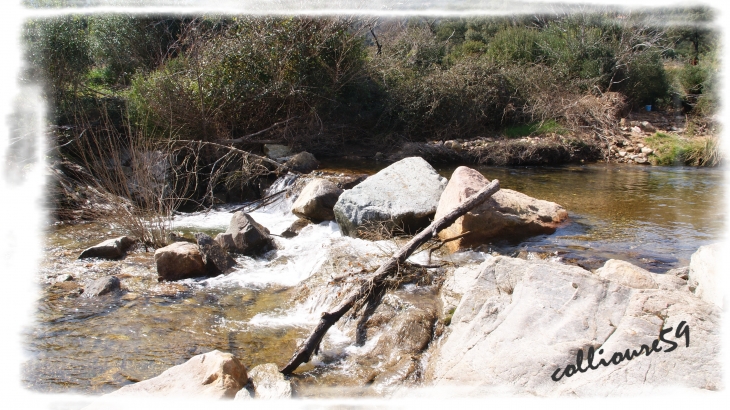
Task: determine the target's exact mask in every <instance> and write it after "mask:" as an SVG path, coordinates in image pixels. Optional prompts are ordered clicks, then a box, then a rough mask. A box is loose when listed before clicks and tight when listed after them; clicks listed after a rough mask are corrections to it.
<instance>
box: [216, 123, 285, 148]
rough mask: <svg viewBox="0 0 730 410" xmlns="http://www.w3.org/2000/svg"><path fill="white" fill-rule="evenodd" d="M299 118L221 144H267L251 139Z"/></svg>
mask: <svg viewBox="0 0 730 410" xmlns="http://www.w3.org/2000/svg"><path fill="white" fill-rule="evenodd" d="M297 118H299V116H296V117H292V118H289V119H286V120H284V121H279V122H277V123H275V124H274V125H272V126H270V127H268V128H264V129H263V130H261V131H257V132H254V133H253V134H248V135H244V136H243V137H239V138H236V139H232V140H225V141H221V142H224V143H226V144H238V143H241V142H258V143H262V144H263V143H266V142H267V141H251V137H255V136H257V135H261V134H263V133H265V132H267V131H270V130H272V129H274V128H276V127H278V126H279V125H282V124H286V123H287V122H289V121H291V120H295V119H297Z"/></svg>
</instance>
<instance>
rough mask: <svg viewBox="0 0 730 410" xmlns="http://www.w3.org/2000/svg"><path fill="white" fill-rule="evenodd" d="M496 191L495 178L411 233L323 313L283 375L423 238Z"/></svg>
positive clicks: (316, 347) (306, 359)
mask: <svg viewBox="0 0 730 410" xmlns="http://www.w3.org/2000/svg"><path fill="white" fill-rule="evenodd" d="M497 191H499V181H498V180H496V179H495V180H493V181H492V182H491V183H489V184H488V185H487V186H485V187H484V188H482V189H481V190H480V191H479V192H477V193H476V194H474V195H472V196H470V197H469V198H467V199H466V201H464V202H463V203H462V204H461V205H459V206H457V207H456V208H454V210H452V211H451V212H449V213H448V214H446V215H444V216H443V217H442V218H441V219H439V220H437V221H433V222H432V223H431V225H429V226H428V227H427V228H426V229H424V230H423V231H421V232H419V233H418V234H417V235H416V236H414V237H413V239H411V240H410V241H409V242H408V243H407V244H405V245H404V246H403V247H402V248H401V249H400V250H399V251H398V252H397V253H396V254H395V255H393V257H392V258H390V259H388V260H387V261H386V262H385V263H384V264H383V265H381V266H380V268H378V270H377V271H375V273H374V274H373V275H372V277H371V278H370V279H369V280H367V281H365V282H364V283H363V284H362V285H360V286H359V288H357V289H355V290H354V291H353V292H351V293H350V294H349V295H348V296H347V297H346V298H345V300H343V301H342V302H341V303H340V304H339V305H338V306H337V307H336V308H335V309H334V310H333V311H331V312H324V313H322V318H321V319H320V320H319V324H317V327H316V328H315V329H314V331H313V332H312V334H311V335H309V338H307V340H306V341H305V342H304V343H303V344H302V345H301V346H299V349H298V350H297V351H296V352H295V353H294V355H293V356H292V358H291V360H289V363H287V365H286V366H284V367H283V368H282V369H281V370H280V371H281V372H282V373H284V374H291V373H292V372H293V371H294V370H296V368H297V367H299V365H300V364H302V363H307V362H309V360H310V359H311V358H312V354H313V353H314V354H316V353H317V351H318V350H319V344H320V343H321V342H322V338H323V337H324V335H325V334H326V333H327V330H329V328H330V327H332V325H334V324H335V323H336V322H337V321H338V320H339V319H340V318H341V317H342V316H344V315H345V313H347V311H349V310H350V308H352V306H353V305H355V303H357V301H359V300H360V299H363V298H366V297H367V296H368V295H369V294H370V292H371V291H372V289H374V288H376V287H378V286H379V285H381V284H382V283H383V280H384V279H386V278H387V277H388V276H390V275H392V274H393V273H394V272H397V269H398V266H399V265H400V264H402V263H404V262H405V261H406V259H408V257H409V256H411V254H412V253H413V252H415V251H416V249H418V248H419V247H420V246H421V245H423V244H424V243H426V241H428V240H429V239H431V238H433V237H434V236H436V235H437V234H438V233H439V232H440V231H441V230H442V229H444V228H447V227H449V226H451V224H453V223H454V222H455V221H456V220H457V219H459V217H460V216H462V215H464V214H465V213H467V212H469V211H470V210H471V209H472V208H474V207H476V206H477V205H479V204H481V203H482V202H484V201H486V200H487V199H489V197H491V196H492V195H494V193H495V192H497Z"/></svg>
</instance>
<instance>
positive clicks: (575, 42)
mask: <svg viewBox="0 0 730 410" xmlns="http://www.w3.org/2000/svg"><path fill="white" fill-rule="evenodd" d="M713 19H714V13H713V11H712V10H711V9H708V8H702V7H698V8H691V9H665V10H655V11H652V13H640V12H631V13H629V12H625V11H620V10H607V9H603V10H600V11H596V12H581V13H569V14H551V15H521V16H512V17H474V18H444V19H439V18H408V19H383V18H365V17H316V18H315V17H310V16H298V17H270V16H269V17H251V16H202V17H189V16H153V15H151V16H140V17H136V16H130V15H123V14H114V15H68V16H62V17H55V18H49V19H35V20H29V21H28V22H27V23H26V25H25V33H24V42H25V46H26V60H27V63H28V64H27V66H26V69H25V71H24V73H23V78H22V80H23V81H26V82H41V83H43V84H44V85H45V92H46V98H47V100H48V101H49V102H50V104H49V105H50V107H49V108H50V109H49V113H50V118H49V120H50V122H51V123H53V124H54V125H56V129H57V132H56V134H55V137H56V139H57V144H58V147H59V149H58V157H59V158H60V159H61V160H63V161H69V162H71V163H75V164H80V165H82V166H83V167H84V168H85V169H86V171H85V172H88V173H89V177H90V178H92V179H95V180H96V181H98V183H97V185H96V190H97V191H98V192H99V193H101V194H104V195H105V196H106V197H108V198H110V199H109V201H108V204H109V205H108V206H109V207H111V208H114V210H113V211H110V212H108V213H109V214H110V215H114V214H116V215H127V216H126V217H125V218H132V219H136V221H134V223H135V224H137V225H139V224H140V223H141V224H142V226H143V228H144V223H143V222H144V220H145V219H146V218H147V215H158V214H164V215H165V217H166V218H167V219H164V220H162V222H160V223H161V224H162V225H164V224H166V223H167V222H166V221H169V217H170V215H171V214H172V211H173V210H175V209H178V208H179V207H180V206H186V205H192V206H201V205H210V204H213V203H215V202H216V201H221V200H231V201H240V200H244V199H250V198H253V197H256V196H257V195H260V192H261V187H260V186H259V184H258V181H259V180H260V179H261V178H262V177H266V176H268V175H272V174H277V173H278V172H279V167H278V166H277V165H272V164H271V163H270V162H268V163H267V162H266V161H265V160H262V159H261V158H260V157H256V156H255V155H251V154H250V153H249V152H254V151H255V149H256V147H257V146H259V147H260V144H261V142H262V141H268V142H272V141H273V142H279V143H283V144H287V145H289V146H291V147H293V148H295V149H304V150H307V151H310V152H312V153H314V154H316V155H328V154H329V155H336V154H338V153H341V152H343V151H344V150H343V147H345V146H352V145H356V146H359V147H366V148H368V149H370V150H372V151H373V153H372V154H373V155H374V154H375V152H377V151H378V150H380V151H393V150H395V149H396V148H397V147H401V146H405V145H404V143H406V142H412V143H423V142H426V141H431V142H433V141H438V140H442V141H447V140H457V139H458V140H459V141H461V142H463V141H465V140H473V141H472V142H474V141H476V140H477V138H476V137H482V138H481V139H479V140H480V141H485V140H486V139H495V137H496V139H497V140H498V141H496V142H495V143H494V144H493V145H479V146H474V147H473V148H474V149H472V151H474V153H475V154H474V155H473V156H472V157H473V158H475V161H479V162H480V163H484V164H534V163H539V164H543V163H551V162H555V161H559V162H560V161H573V160H580V159H598V158H607V157H608V155H607V153H608V152H609V150H610V148H609V147H610V146H611V143H612V140H616V139H620V138H623V136H622V130H621V129H620V127H619V119H620V118H621V117H622V116H624V115H626V114H627V113H629V112H630V111H631V110H638V109H642V108H643V107H644V106H645V105H651V106H652V107H653V110H657V109H658V110H662V111H666V112H668V113H671V116H675V115H682V116H683V117H686V118H687V131H691V129H707V128H709V126H710V125H711V123H712V121H711V119H712V115H713V113H714V112H715V110H716V108H717V103H718V97H717V86H716V83H717V78H716V77H717V71H718V58H717V47H718V44H717V43H718V33H717V32H716V31H714V30H713V29H712V28H711V26H710V24H711V23H712V21H713ZM670 23H671V24H670ZM623 132H625V130H623ZM657 135H658V134H657ZM527 136H530V137H539V138H538V140H534V139H530V140H527V139H524V138H523V137H527ZM653 138H656V139H657V143H656V144H655V145H656V146H657V147H660V148H657V149H656V151H657V158H656V161H657V163H659V164H668V163H685V164H694V165H714V164H717V163H718V161H719V156H718V155H717V148H716V144H717V143H716V139H713V138H712V137H709V138H706V139H704V140H702V143H700V142H697V141H699V140H687V141H686V142H685V140H684V139H681V138H679V139H677V141H681V142H673V143H671V144H670V143H664V140H665V139H666V138H664V137H660V136H655V137H653ZM662 138H664V139H662ZM672 138H674V137H671V138H669V140H672ZM672 141H674V140H672ZM257 144H258V145H257ZM682 144H684V145H682ZM443 145H444V144H442V146H443ZM234 146H235V148H234ZM450 146H453V144H450ZM495 146H496V147H497V149H494V148H493V147H495ZM665 146H666V147H667V148H663V147H665ZM672 146H675V147H676V146H679V147H680V148H671V147H672ZM420 147H421V148H419V149H421V150H424V149H428V150H430V151H429V152H431V151H433V152H434V153H439V152H446V151H448V150H444V149H440V148H438V147H440V146H438V145H433V146H430V145H428V144H421V145H420ZM424 147H426V148H424ZM428 147H431V148H428ZM601 150H603V151H605V152H604V153H602V152H601ZM434 155H436V154H434ZM67 165H68V166H67ZM64 166H65V167H66V168H67V169H71V168H73V167H72V166H71V165H69V164H66V165H64ZM153 171H154V173H155V178H152V179H150V178H146V177H145V176H144V175H140V173H145V172H153ZM147 180H155V181H156V182H155V183H147V184H146V185H147V186H145V183H144V181H147ZM67 191H68V190H67ZM67 194H68V195H67V196H69V198H70V197H71V196H73V195H75V194H74V193H73V192H67ZM89 195H91V194H89ZM115 197H123V198H125V199H126V201H119V200H114V199H113V198H115ZM67 199H68V198H67ZM158 199H159V200H158ZM67 202H68V203H82V202H83V201H82V200H81V199H78V198H77V199H73V200H71V199H68V201H67ZM111 208H110V209H111ZM129 215H132V216H129ZM131 229H132V228H130V229H128V230H131ZM162 231H163V232H164V229H162ZM141 235H144V233H143V234H141ZM147 241H148V242H149V243H151V244H157V243H160V242H161V241H164V235H157V236H151V237H149V238H148V239H147Z"/></svg>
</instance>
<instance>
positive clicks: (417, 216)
mask: <svg viewBox="0 0 730 410" xmlns="http://www.w3.org/2000/svg"><path fill="white" fill-rule="evenodd" d="M445 187H446V178H444V177H442V176H440V175H439V174H438V172H436V170H435V169H433V167H431V165H429V164H428V162H426V161H425V160H423V159H422V158H419V157H411V158H405V159H403V160H400V161H398V162H396V163H394V164H392V165H390V166H388V167H387V168H384V169H383V170H381V171H380V172H378V173H377V174H375V175H373V176H371V177H369V178H368V179H366V180H365V181H363V182H361V183H360V184H359V185H357V186H356V187H354V188H352V189H350V190H348V191H345V192H343V193H342V195H340V199H339V200H338V201H337V204H335V207H334V213H335V219H336V220H337V223H338V224H339V225H340V229H341V230H342V233H343V234H345V235H348V236H353V237H354V236H357V235H358V233H357V230H358V228H359V227H361V226H362V225H364V224H368V223H378V222H382V223H384V224H387V225H389V226H391V227H395V226H401V225H402V226H403V227H405V228H406V229H407V230H411V231H414V230H416V229H418V228H422V227H425V226H427V225H428V223H429V218H431V217H432V216H433V215H434V214H435V213H436V207H437V205H438V202H439V198H440V197H441V193H442V192H443V190H444V188H445Z"/></svg>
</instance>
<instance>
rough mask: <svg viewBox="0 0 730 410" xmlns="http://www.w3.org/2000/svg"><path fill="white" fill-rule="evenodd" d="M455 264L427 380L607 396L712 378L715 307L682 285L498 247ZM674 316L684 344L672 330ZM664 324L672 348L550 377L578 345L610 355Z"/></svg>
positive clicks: (463, 390)
mask: <svg viewBox="0 0 730 410" xmlns="http://www.w3.org/2000/svg"><path fill="white" fill-rule="evenodd" d="M457 273H458V274H459V275H460V277H456V274H455V275H454V277H450V278H448V279H447V280H446V282H445V283H444V286H443V288H444V291H448V292H451V293H452V294H454V295H456V297H454V298H453V299H452V300H455V301H456V304H457V306H456V310H455V312H454V314H453V318H452V320H451V325H450V326H449V330H448V333H447V334H446V335H445V337H444V341H443V342H442V343H441V344H440V346H438V347H437V348H435V349H433V350H431V351H430V352H431V356H430V358H429V362H428V367H427V370H426V380H427V381H430V382H431V383H433V384H435V385H436V386H435V387H436V388H439V387H449V388H459V394H460V396H463V395H467V396H468V395H481V394H486V393H488V392H494V391H499V392H500V393H502V394H530V395H538V396H558V395H565V396H612V395H624V394H631V393H646V392H651V391H653V390H654V389H658V388H675V387H684V388H696V389H709V390H716V389H719V388H721V386H722V381H721V380H722V374H721V366H720V362H719V356H718V352H719V350H720V337H721V335H720V330H719V324H720V309H718V308H717V307H716V306H714V305H712V304H710V303H707V302H705V301H703V300H701V299H699V298H697V297H696V296H694V295H692V294H691V293H690V292H688V291H686V290H662V289H634V288H630V287H626V286H623V285H621V284H619V283H617V282H615V281H613V280H607V279H602V278H600V277H598V276H597V275H594V274H592V273H590V272H589V271H586V270H583V269H581V268H578V267H575V266H567V265H561V264H558V263H554V262H547V261H526V260H521V259H512V258H507V257H502V256H499V257H496V258H490V259H488V260H487V261H485V262H484V263H483V264H482V265H481V266H479V268H476V269H472V270H471V271H469V270H467V272H464V270H461V271H459V272H457ZM459 294H461V295H459ZM445 300H447V301H448V299H445ZM683 321H684V322H685V324H686V325H688V326H689V328H690V329H691V344H690V345H689V347H686V345H685V339H684V338H683V337H681V336H676V333H675V332H676V328H677V326H678V325H679V324H680V323H681V322H683ZM670 327H672V328H674V329H673V330H672V331H671V332H670V333H668V334H665V338H666V339H668V340H672V341H676V342H677V343H678V347H677V348H676V349H675V350H674V351H671V352H661V353H654V354H651V355H650V356H645V355H641V356H639V357H635V358H634V359H633V360H630V361H627V360H623V361H621V362H620V363H619V364H611V365H609V366H597V367H598V368H597V369H589V370H587V371H586V372H580V373H577V374H575V375H573V376H572V377H570V378H569V377H565V376H564V377H562V378H561V379H560V380H559V381H557V382H555V381H553V380H552V378H551V376H552V375H553V374H555V371H556V370H557V369H563V370H564V369H565V368H566V367H567V366H568V365H573V366H575V364H576V360H577V359H576V356H577V353H578V351H579V350H582V351H583V354H587V352H588V348H589V347H593V348H594V349H596V353H595V356H596V359H594V364H595V363H596V361H598V360H599V359H605V360H611V358H612V357H613V354H614V352H620V353H623V352H625V351H626V349H632V350H639V349H640V348H641V345H642V344H646V345H649V346H651V345H652V343H653V341H654V340H656V339H658V337H659V335H660V332H661V331H662V330H663V329H668V328H670ZM659 347H663V348H665V350H666V349H668V348H669V344H667V343H664V342H661V343H659ZM586 359H587V357H586ZM586 362H587V360H584V361H583V366H584V367H585V366H586ZM560 374H562V373H560Z"/></svg>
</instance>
